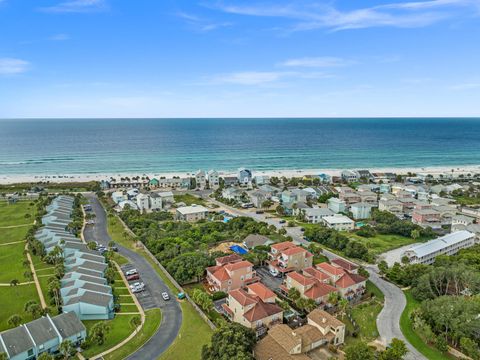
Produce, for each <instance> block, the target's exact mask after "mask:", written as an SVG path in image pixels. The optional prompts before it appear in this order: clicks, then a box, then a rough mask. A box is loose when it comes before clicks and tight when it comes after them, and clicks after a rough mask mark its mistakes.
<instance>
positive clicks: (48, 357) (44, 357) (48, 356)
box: [0, 352, 53, 360]
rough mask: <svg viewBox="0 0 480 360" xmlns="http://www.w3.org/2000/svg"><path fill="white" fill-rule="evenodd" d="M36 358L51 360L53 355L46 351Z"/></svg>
mask: <svg viewBox="0 0 480 360" xmlns="http://www.w3.org/2000/svg"><path fill="white" fill-rule="evenodd" d="M0 360H1V359H0ZM37 360H53V356H52V355H50V354H49V353H48V352H43V353H41V354H40V355H39V356H38V358H37Z"/></svg>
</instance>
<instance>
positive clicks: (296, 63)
mask: <svg viewBox="0 0 480 360" xmlns="http://www.w3.org/2000/svg"><path fill="white" fill-rule="evenodd" d="M352 63H353V62H352V61H350V60H345V59H341V58H337V57H330V56H323V57H304V58H298V59H290V60H287V61H284V62H283V63H281V64H280V65H282V66H289V67H307V68H327V67H341V66H347V65H351V64H352Z"/></svg>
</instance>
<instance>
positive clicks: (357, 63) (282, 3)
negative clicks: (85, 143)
mask: <svg viewBox="0 0 480 360" xmlns="http://www.w3.org/2000/svg"><path fill="white" fill-rule="evenodd" d="M136 116H138V117H223V116H225V117H227V116H228V117H257V116H258V117H260V116H272V117H277V116H285V117H287V116H288V117H292V116H299V117H301V116H339V117H340V116H480V0H427V1H394V0H385V1H371V0H366V1H352V0H349V1H345V0H337V1H335V0H332V1H326V0H325V1H314V0H312V1H303V0H270V1H269V0H266V1H256V0H248V1H247V0H243V1H240V0H239V1H216V0H203V1H186V0H184V1H173V0H135V1H131V0H128V1H127V0H65V1H62V0H48V1H47V0H35V1H28V0H25V1H24V0H0V118H8V117H136Z"/></svg>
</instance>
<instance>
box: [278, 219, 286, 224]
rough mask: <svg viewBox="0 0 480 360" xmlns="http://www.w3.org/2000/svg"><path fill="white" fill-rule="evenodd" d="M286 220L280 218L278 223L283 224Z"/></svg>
mask: <svg viewBox="0 0 480 360" xmlns="http://www.w3.org/2000/svg"><path fill="white" fill-rule="evenodd" d="M286 222H287V220H285V219H282V220H280V221H279V222H278V223H279V224H285V223H286Z"/></svg>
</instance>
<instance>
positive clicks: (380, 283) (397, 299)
mask: <svg viewBox="0 0 480 360" xmlns="http://www.w3.org/2000/svg"><path fill="white" fill-rule="evenodd" d="M202 197H203V198H204V199H206V200H209V201H210V202H212V203H214V204H216V205H218V206H220V207H221V208H223V209H225V210H227V211H228V212H230V213H232V214H234V215H238V216H249V217H251V218H253V219H255V220H257V221H265V222H267V223H268V224H269V225H274V226H275V227H276V228H277V229H280V228H282V227H283V225H282V224H280V223H279V222H278V219H269V218H267V214H256V213H255V212H254V211H253V212H252V211H251V210H243V209H235V208H233V207H230V206H227V205H225V204H223V203H221V202H219V201H216V200H214V199H211V198H209V197H208V195H206V194H202ZM285 229H286V230H287V234H288V235H290V236H291V237H292V238H293V240H294V241H295V242H297V243H300V244H304V245H307V246H308V244H309V242H308V241H306V240H304V239H303V233H302V232H301V231H300V228H299V227H287V226H285ZM323 253H324V255H325V256H326V257H327V258H329V259H335V258H340V256H338V255H337V254H335V253H332V252H330V251H328V250H324V251H323ZM349 261H350V260H349ZM366 269H367V270H368V272H369V273H370V281H371V282H372V283H373V284H375V286H377V287H378V288H379V289H380V290H381V291H382V292H383V294H384V295H385V304H384V307H383V309H382V311H381V312H380V314H379V315H378V317H377V328H378V332H379V334H380V338H381V340H382V342H384V343H385V344H387V343H389V342H390V341H391V340H392V339H393V338H397V339H401V340H403V341H404V342H405V344H406V345H407V348H408V350H409V353H408V354H407V356H406V357H405V359H406V360H420V359H426V357H425V356H423V355H422V354H421V353H419V352H418V351H417V350H416V349H415V348H414V347H413V346H412V345H411V344H410V343H409V342H408V341H407V339H406V338H405V336H403V333H402V331H401V329H400V315H401V314H402V312H403V309H404V308H405V306H406V302H407V301H406V299H405V295H404V294H403V292H402V290H400V289H399V288H398V287H397V286H395V285H393V284H392V283H389V282H387V281H385V280H383V279H382V278H380V276H379V275H378V269H377V268H376V266H367V267H366Z"/></svg>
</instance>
